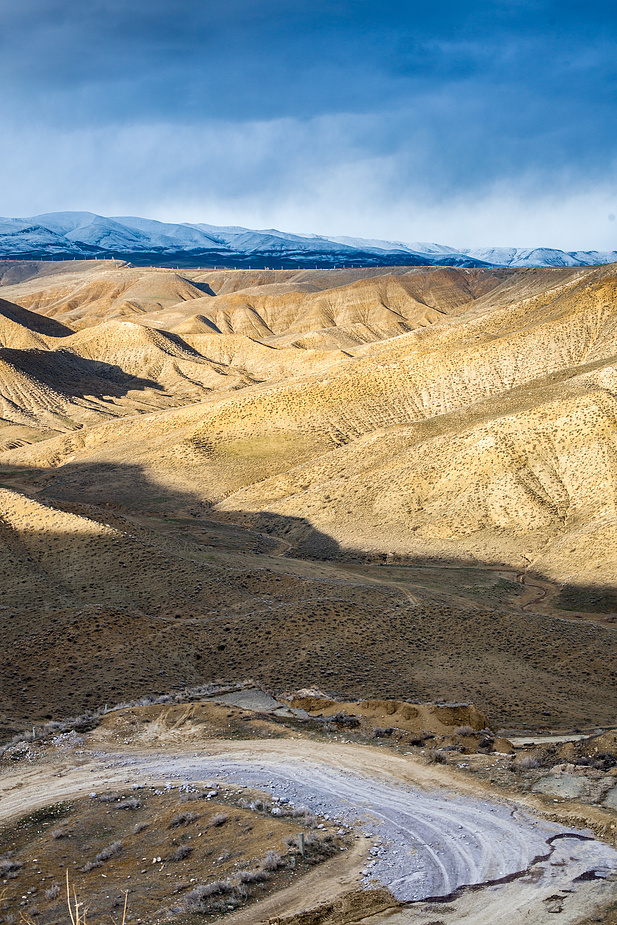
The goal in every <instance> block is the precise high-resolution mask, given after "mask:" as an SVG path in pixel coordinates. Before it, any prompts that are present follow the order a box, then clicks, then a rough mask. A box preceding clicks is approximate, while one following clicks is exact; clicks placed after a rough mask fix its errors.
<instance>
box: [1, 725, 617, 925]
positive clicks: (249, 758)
mask: <svg viewBox="0 0 617 925" xmlns="http://www.w3.org/2000/svg"><path fill="white" fill-rule="evenodd" d="M168 748H173V746H169V745H167V746H166V747H165V748H164V749H157V748H149V749H140V750H139V751H133V750H131V751H130V752H127V751H125V752H123V753H118V752H116V751H108V750H104V751H98V752H97V751H90V750H87V751H79V750H76V751H73V749H72V748H69V747H67V748H66V749H60V750H59V752H60V754H58V755H57V757H56V758H54V759H53V760H50V761H45V762H40V763H38V762H37V763H35V764H34V765H32V766H31V767H30V768H27V767H23V768H22V767H20V768H16V769H14V770H13V769H11V770H10V771H7V772H5V773H4V774H2V775H0V822H1V821H5V820H6V821H8V820H9V819H11V818H15V817H16V816H18V815H21V814H22V813H23V812H24V810H25V808H30V809H34V808H36V807H37V806H43V805H46V803H48V802H50V801H53V800H56V799H64V798H67V797H68V796H71V795H73V796H77V795H78V794H80V793H81V794H84V795H85V794H87V793H88V792H91V791H99V792H100V791H101V790H103V789H105V788H107V787H109V788H112V789H117V788H118V787H122V786H125V787H127V788H128V787H130V786H132V785H137V784H148V783H151V784H155V785H163V786H168V787H185V785H187V784H194V785H195V786H198V787H204V786H208V787H212V788H213V789H217V788H221V787H223V786H243V787H252V788H255V789H258V790H260V791H264V792H266V793H269V794H271V795H272V796H273V797H275V798H277V799H278V800H280V801H284V800H287V801H289V802H290V803H292V804H293V805H294V806H297V807H305V808H306V809H309V810H311V811H312V812H314V813H315V814H317V815H321V816H328V817H329V818H330V819H331V820H332V821H334V822H337V824H339V825H341V826H344V827H345V828H346V829H349V828H351V827H353V828H354V829H355V830H356V832H363V833H364V834H365V835H368V836H369V837H370V841H366V842H365V841H360V842H358V845H359V849H356V851H355V852H354V853H353V860H352V859H351V857H350V862H349V863H348V864H347V873H346V874H345V875H344V876H341V878H340V879H339V881H338V883H339V886H338V887H337V886H336V883H335V884H334V886H333V887H332V884H330V886H331V887H332V889H334V894H333V893H332V889H331V890H330V893H329V894H328V893H327V891H325V893H324V889H322V888H321V887H320V885H319V878H318V879H317V881H315V883H316V884H317V887H316V888H315V886H313V887H312V888H311V890H309V892H308V893H307V892H306V890H303V888H302V881H298V883H297V884H296V886H295V887H291V888H290V891H292V893H291V894H290V895H289V896H288V898H287V900H286V898H285V896H286V891H282V893H280V894H275V896H274V897H273V899H272V901H269V902H270V904H269V905H266V906H264V908H263V910H262V909H261V906H262V904H261V903H257V905H256V906H255V907H251V910H252V911H251V910H249V909H247V910H246V911H245V912H240V913H237V914H235V917H236V918H237V919H238V923H237V925H246V923H250V925H255V923H257V922H260V923H261V922H262V921H263V922H268V921H269V918H271V914H272V912H271V910H272V907H273V905H274V906H276V903H279V904H280V906H281V909H282V910H283V911H285V909H287V910H288V909H289V907H290V902H291V901H292V900H293V902H294V903H295V904H296V905H295V906H294V908H296V909H297V908H298V905H299V907H300V908H301V909H303V908H306V905H303V903H307V904H308V905H309V906H312V905H315V904H317V903H319V902H320V901H322V900H323V898H324V895H330V896H331V897H332V895H340V894H341V893H343V892H345V891H346V890H349V889H352V888H353V887H354V883H355V884H357V882H358V881H357V879H356V878H357V875H358V871H360V881H361V883H363V884H364V885H365V886H372V885H382V886H385V887H387V888H388V889H389V890H390V891H391V892H392V893H393V894H394V896H395V897H396V898H397V899H399V900H401V901H403V902H407V903H413V905H411V906H409V907H407V908H405V909H403V910H402V911H400V912H396V913H392V912H390V913H388V915H387V916H386V918H384V919H383V921H384V922H386V920H387V923H388V925H407V923H408V922H409V923H410V925H435V923H436V922H440V923H441V922H442V921H443V914H445V913H446V912H447V913H449V915H448V918H447V921H448V922H450V923H451V925H456V923H458V922H461V923H463V922H464V923H465V925H498V923H500V925H501V923H503V925H510V923H513V922H518V921H524V922H525V925H549V923H554V922H555V921H556V919H555V913H560V915H559V919H558V921H559V923H560V925H573V923H575V922H579V921H581V919H582V918H583V916H584V915H588V914H590V913H592V912H593V910H594V908H596V906H597V905H598V903H600V902H605V901H612V900H613V899H614V898H615V895H616V881H617V852H616V851H615V850H613V849H612V848H611V847H610V846H608V845H607V844H605V843H604V842H601V841H598V840H596V839H595V838H594V837H593V835H592V833H591V832H581V831H575V830H570V829H565V828H563V827H562V826H559V825H557V824H555V823H552V822H549V821H547V820H546V819H543V818H541V817H540V816H534V815H533V814H532V813H531V812H528V811H527V810H525V809H523V808H522V807H521V806H520V805H518V804H517V803H515V802H513V801H507V800H505V799H504V800H501V799H499V798H495V799H489V798H487V797H486V796H485V795H484V793H483V792H481V791H480V790H479V788H478V787H477V785H475V784H474V783H472V782H466V781H465V779H464V778H459V777H456V776H453V775H452V772H451V771H450V770H449V769H442V768H438V767H427V766H426V765H425V764H423V763H422V762H418V761H416V760H414V759H413V758H404V757H401V756H393V755H391V754H389V753H385V752H384V753H383V754H381V753H380V750H378V749H367V748H359V747H356V746H350V745H342V744H341V745H334V744H331V745H322V746H320V745H319V744H317V743H311V742H307V741H301V740H296V741H293V740H280V741H267V740H266V741H264V740H259V741H254V740H251V741H246V740H245V741H240V742H219V743H216V744H214V743H213V744H210V745H209V746H208V747H207V750H203V751H200V752H198V753H197V754H195V753H193V752H188V750H185V749H181V748H174V751H171V750H169V751H168ZM454 787H456V791H457V792H455V790H454ZM371 845H372V847H371ZM359 852H360V853H359ZM361 855H364V857H362V856H361ZM345 857H346V855H345V854H341V855H340V860H341V862H344V859H345ZM328 863H330V862H328ZM360 865H362V866H361V867H360ZM326 866H327V865H326ZM318 872H319V871H318V869H316V870H315V874H317V873H318ZM310 876H311V875H309V877H310ZM337 876H338V875H337ZM326 879H327V877H326ZM324 887H325V883H324ZM337 889H338V892H336V891H337ZM294 891H295V892H294ZM287 892H288V893H289V891H287ZM436 903H437V905H435V904H436ZM276 911H277V912H278V911H279V910H278V907H277V909H276ZM247 916H248V917H247ZM234 922H235V919H234ZM381 922H382V918H381V916H377V917H375V918H374V919H371V925H378V923H381Z"/></svg>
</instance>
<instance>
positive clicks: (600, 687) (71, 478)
mask: <svg viewBox="0 0 617 925" xmlns="http://www.w3.org/2000/svg"><path fill="white" fill-rule="evenodd" d="M0 483H1V485H2V487H3V488H13V489H14V490H15V491H17V492H19V493H21V494H23V495H25V496H27V497H30V498H32V499H34V500H35V501H37V502H41V503H43V504H47V505H48V506H49V507H50V508H56V509H58V510H60V511H62V512H65V513H68V514H79V515H80V517H81V519H80V520H74V521H73V520H72V519H71V517H65V515H64V514H63V516H64V517H65V519H64V520H62V521H61V519H59V520H58V521H57V523H58V524H60V523H61V524H62V529H60V527H59V526H57V527H54V526H53V517H54V516H55V515H53V511H49V512H47V513H46V512H45V511H43V512H42V513H43V514H44V515H45V516H44V517H42V518H41V519H39V518H38V517H37V516H36V514H35V512H34V511H33V510H32V509H30V510H28V509H27V508H24V513H23V516H22V515H19V516H17V515H15V514H13V515H11V516H10V517H9V516H8V515H7V516H6V517H4V518H2V520H1V521H0V566H1V567H2V570H3V575H4V583H3V593H2V598H1V600H0V635H1V638H2V640H3V643H4V645H3V646H2V647H0V738H1V736H2V734H3V733H2V729H4V730H5V732H6V734H8V731H10V730H12V729H14V728H15V724H19V723H25V722H26V721H27V722H29V723H31V722H32V721H35V720H36V721H39V720H40V719H41V718H44V717H47V716H53V717H54V718H56V717H62V716H67V715H71V714H75V713H78V712H80V711H82V710H84V709H87V708H94V707H99V706H100V705H102V704H103V705H104V704H105V703H118V702H121V701H125V700H127V699H131V698H136V697H143V696H146V695H150V694H157V695H158V694H163V693H166V692H169V691H172V690H177V689H182V688H184V687H187V686H188V687H190V686H195V685H199V684H202V683H210V682H212V681H221V680H222V681H225V682H236V681H242V680H245V679H247V678H252V679H254V680H255V682H256V683H258V684H261V685H263V686H264V687H266V688H267V689H270V690H272V691H284V690H296V689H298V688H301V687H313V686H316V687H318V688H320V689H321V690H323V691H325V692H326V693H328V692H329V693H331V694H336V695H338V696H341V697H343V698H350V699H365V698H391V699H398V700H420V701H434V700H457V701H470V702H473V703H475V704H476V706H478V707H479V708H480V709H482V710H484V711H485V712H487V713H488V715H489V716H490V717H491V718H493V719H494V721H495V722H497V723H498V724H506V723H508V724H515V723H528V724H529V723H531V724H533V725H535V726H542V725H544V726H546V727H549V728H550V727H553V726H555V725H559V724H561V725H565V726H569V727H573V726H580V727H584V728H586V727H588V726H592V725H593V724H607V723H608V722H609V718H610V716H612V717H614V715H615V712H616V711H617V686H616V685H615V683H614V682H615V678H614V671H613V666H614V665H615V664H617V633H615V631H614V629H613V628H612V627H611V626H610V625H602V624H601V623H594V622H591V621H589V620H584V621H577V620H575V619H570V620H564V619H560V618H559V617H558V616H550V615H543V614H538V613H535V612H533V610H531V611H530V612H520V611H518V612H517V611H516V609H515V608H514V607H512V606H507V604H506V600H507V598H508V597H509V596H510V595H513V594H515V593H516V592H517V591H519V590H520V588H518V587H517V584H516V580H515V576H510V578H508V577H506V578H505V579H504V578H503V576H499V575H498V574H495V575H494V576H493V575H492V573H491V569H490V568H489V567H488V566H487V565H486V564H484V565H483V564H482V563H469V562H462V561H460V560H459V561H457V560H437V559H430V560H425V561H421V560H419V559H417V558H416V559H411V560H405V561H403V560H397V561H392V558H391V557H386V555H385V554H383V555H382V554H375V555H372V556H367V555H366V554H364V553H361V552H358V551H354V550H346V549H342V548H341V547H340V545H339V544H338V543H337V542H336V541H335V540H334V539H333V538H332V537H330V536H328V535H326V534H324V533H322V532H320V531H318V530H316V529H315V528H314V527H312V525H311V524H310V523H309V521H308V520H306V519H303V518H289V517H281V516H279V515H276V514H273V513H272V512H262V513H260V514H247V513H245V512H240V511H239V512H232V513H229V514H224V515H223V514H221V513H219V512H217V511H215V510H213V509H212V507H211V506H210V505H209V504H208V503H207V502H206V501H204V499H203V498H201V497H200V496H199V495H198V494H197V493H195V492H191V491H190V490H189V491H183V490H180V489H170V488H168V487H165V486H162V485H161V484H159V483H157V482H155V481H154V480H152V479H151V478H150V477H149V476H148V474H147V473H146V472H144V471H143V469H142V468H141V467H140V466H138V465H128V464H122V463H118V464H110V463H104V464H103V463H101V464H94V463H93V464H87V463H68V464H65V465H64V466H62V467H60V468H58V469H50V470H45V471H43V472H41V471H35V470H32V469H29V470H28V469H19V468H17V467H8V466H4V467H2V468H1V469H0ZM7 510H8V508H7ZM0 514H2V511H0ZM83 518H87V519H86V520H84V519H83ZM45 522H46V523H47V526H46V527H45V528H44V529H43V530H41V528H40V526H39V524H44V523H45ZM88 524H90V525H91V526H90V527H89V526H88ZM491 568H492V569H493V570H494V571H495V572H497V570H498V569H499V568H501V567H500V566H491ZM503 571H504V572H512V571H513V569H512V567H511V566H507V565H504V566H503ZM403 572H405V574H404V575H402V573H403ZM407 573H418V574H417V575H415V579H414V575H411V576H410V574H407ZM401 575H402V577H401ZM470 576H471V577H470ZM476 576H477V581H476ZM531 577H535V576H530V578H531ZM493 579H494V580H493ZM474 581H475V582H476V584H475V585H474ZM500 581H502V582H505V584H503V585H502V587H501V588H499V587H497V591H495V586H498V585H499V582H500ZM397 582H398V583H400V584H401V587H400V588H399V587H397ZM465 583H466V585H468V587H466V590H465V589H463V588H462V585H463V584H465ZM403 584H404V585H405V587H406V588H407V589H411V590H412V591H413V590H414V587H415V586H416V585H417V587H418V589H419V591H420V594H419V599H418V600H417V601H412V600H410V598H409V596H408V595H407V594H406V593H405V591H404V589H403V587H402V585H403ZM457 586H458V587H457ZM440 589H441V590H440ZM423 590H424V591H425V592H426V593H422V591H423ZM463 591H464V594H462V592H463ZM502 592H503V602H502V603H499V594H500V593H502ZM496 593H497V598H495V594H496ZM564 593H565V592H564ZM465 594H466V595H467V596H468V603H466V602H465V601H462V600H461V595H462V596H463V597H464V596H465ZM457 595H458V596H457ZM474 595H475V597H474ZM567 595H569V597H568V596H567ZM567 595H566V598H564V600H567V601H569V602H570V603H576V605H577V606H576V609H580V610H582V609H583V608H582V607H581V606H580V602H586V603H587V604H589V603H590V602H594V601H595V605H594V606H597V607H598V608H599V609H598V610H597V612H598V613H606V612H607V610H606V608H608V607H611V606H612V604H613V603H616V604H617V589H615V588H611V587H602V588H593V589H590V588H585V587H576V588H570V589H569V590H568V591H567ZM616 609H617V608H616Z"/></svg>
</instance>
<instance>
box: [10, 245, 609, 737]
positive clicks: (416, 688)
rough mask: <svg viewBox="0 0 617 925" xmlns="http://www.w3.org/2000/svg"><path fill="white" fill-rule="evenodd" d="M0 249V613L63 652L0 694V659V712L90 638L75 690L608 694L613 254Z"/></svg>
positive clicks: (577, 709) (507, 699) (532, 704)
mask: <svg viewBox="0 0 617 925" xmlns="http://www.w3.org/2000/svg"><path fill="white" fill-rule="evenodd" d="M9 271H10V267H9V269H8V270H7V269H6V267H4V269H3V273H4V276H3V280H7V281H8V282H7V284H6V285H4V286H3V287H2V290H1V291H2V293H3V294H5V295H6V296H7V300H5V301H4V302H3V303H2V304H1V305H0V341H1V342H2V347H1V348H0V399H1V401H2V411H1V414H2V419H3V420H2V422H1V425H2V426H1V427H0V440H2V442H3V446H4V452H3V453H2V454H1V455H0V465H1V467H2V476H1V477H2V479H3V482H4V484H5V486H7V490H6V491H4V492H3V493H2V502H3V508H2V510H3V524H4V526H3V534H2V536H3V542H4V546H3V549H4V552H3V553H2V554H3V555H4V556H5V557H7V558H6V564H5V571H6V573H7V574H8V575H10V576H11V577H10V581H9V583H8V585H7V594H8V598H7V599H10V604H9V605H7V610H6V613H4V617H0V619H4V620H5V621H6V627H7V628H8V627H9V626H10V627H12V628H11V630H10V632H11V633H13V634H14V639H13V636H11V639H13V644H14V645H15V646H16V650H15V651H19V652H22V649H23V660H24V664H25V659H26V658H27V657H31V653H32V652H40V653H41V655H40V659H43V658H44V655H43V653H45V652H46V651H48V650H49V647H50V645H52V648H53V652H54V653H58V652H59V651H60V649H61V647H62V644H63V643H62V640H63V636H64V635H65V634H66V633H71V634H72V637H73V638H74V640H76V645H75V647H74V648H73V655H72V658H73V661H71V662H69V661H67V659H66V657H65V656H62V657H59V656H58V660H57V664H61V665H62V668H61V669H60V668H58V669H57V673H56V674H55V675H54V674H53V672H52V673H51V674H50V673H49V672H50V665H51V661H50V660H48V665H47V667H45V666H43V667H41V666H42V661H40V662H39V661H37V666H38V667H37V670H36V672H31V682H32V683H31V686H30V687H29V686H26V688H24V693H23V696H18V692H17V687H16V686H15V685H16V684H17V678H18V677H19V675H20V673H21V672H22V671H24V670H25V669H24V667H23V664H22V663H21V662H19V660H18V661H17V662H15V663H12V665H13V667H11V666H10V665H7V667H6V669H5V670H6V671H8V672H9V674H8V675H5V682H4V690H5V692H6V697H7V698H8V699H7V700H6V703H7V704H9V702H10V707H7V709H6V715H7V722H8V721H9V719H10V717H11V716H13V717H15V716H18V715H19V716H22V715H23V716H26V715H27V714H28V710H29V709H31V710H35V709H36V710H39V709H40V701H41V696H42V695H41V693H40V685H39V683H38V681H36V680H34V679H35V678H41V677H45V678H46V679H47V680H46V681H45V685H46V687H45V690H46V693H45V695H44V699H46V698H50V702H51V700H53V699H54V698H56V699H55V700H54V704H55V705H54V707H53V710H61V709H69V701H68V700H66V699H62V698H60V699H58V696H59V695H57V694H55V693H54V694H53V696H52V693H51V692H52V691H55V690H57V689H59V687H60V686H61V685H60V681H61V679H64V680H66V679H68V677H69V676H71V677H73V678H75V677H77V676H78V675H79V674H80V672H82V671H83V670H86V669H87V667H88V666H89V665H94V664H95V663H96V660H97V652H102V651H108V652H109V656H108V658H107V662H108V663H109V664H107V662H105V664H106V665H107V669H108V672H107V674H105V672H103V673H102V674H101V672H102V671H103V668H102V663H101V664H98V663H97V664H96V670H95V671H94V674H93V675H92V678H93V680H92V683H91V685H90V688H89V689H90V691H91V699H97V700H98V699H100V697H103V696H104V697H106V698H107V699H113V698H114V697H115V696H116V695H115V693H114V692H115V691H116V689H118V690H120V689H121V688H122V689H124V688H126V689H127V690H128V689H131V690H134V691H135V692H139V693H142V692H145V691H146V690H147V689H149V688H151V687H153V676H154V675H155V674H156V675H157V677H160V678H161V681H160V683H157V684H156V685H154V686H156V687H158V688H161V689H164V688H165V686H166V685H170V684H172V683H176V684H180V683H183V684H184V683H193V682H194V683H197V682H200V681H203V680H213V679H216V678H218V677H223V676H225V677H229V678H235V677H238V676H239V673H242V675H243V676H245V675H246V674H247V673H253V674H259V672H261V674H260V678H261V679H262V680H263V681H264V682H265V683H271V684H273V685H277V684H289V685H295V686H299V685H300V684H306V685H308V684H309V683H313V681H317V682H318V683H319V684H320V685H321V686H324V685H325V686H328V685H329V687H330V688H332V689H334V690H340V691H342V692H344V693H350V694H354V695H355V696H366V695H367V694H368V693H369V691H367V689H366V685H367V684H369V685H371V684H373V683H377V682H378V684H377V686H376V687H372V688H371V691H370V692H374V693H375V694H388V695H389V696H396V697H399V698H401V699H408V698H409V697H410V696H417V697H425V698H427V699H439V697H440V696H443V697H444V698H445V699H451V698H463V699H466V698H468V699H472V700H473V701H474V702H475V703H476V704H477V705H478V706H479V707H480V708H483V709H487V711H488V712H489V713H491V714H492V715H497V716H498V717H499V718H500V719H501V720H502V721H503V720H504V719H505V717H506V714H507V711H508V709H509V710H510V711H511V715H512V716H513V717H514V716H515V717H517V718H519V719H520V721H531V720H530V718H531V717H532V716H536V717H538V715H541V714H542V713H543V711H544V710H545V709H546V710H547V711H548V715H551V716H554V717H555V718H559V719H560V721H561V722H568V721H570V722H577V723H586V722H599V721H604V720H601V718H600V713H602V711H603V710H604V712H605V713H606V715H607V716H608V713H610V711H611V710H613V711H614V705H613V700H612V697H613V694H612V693H610V692H611V691H613V690H614V675H613V673H612V664H613V661H612V656H610V655H608V654H607V653H610V652H612V648H613V647H614V644H615V633H614V626H613V624H612V622H611V621H612V619H613V614H614V612H615V611H617V512H616V510H615V497H616V493H615V487H614V486H615V484H616V481H617V453H616V449H617V368H616V365H617V270H616V268H615V267H611V266H609V267H602V268H584V269H581V268H568V269H537V270H534V269H531V270H497V271H495V270H462V269H453V268H411V269H410V268H404V267H402V268H386V269H381V270H355V271H351V270H336V271H317V270H312V271H308V270H306V271H208V272H206V271H193V270H191V271H187V272H182V273H180V272H176V273H173V272H171V271H162V270H150V269H147V268H146V269H135V268H131V267H128V266H126V265H120V264H108V263H105V262H101V261H92V262H90V263H89V264H88V263H86V264H83V265H80V266H75V267H71V266H67V265H64V267H63V268H62V269H56V270H55V271H54V272H51V271H45V270H44V268H43V269H41V272H37V273H33V272H30V274H28V273H27V272H26V270H25V269H24V268H23V267H21V265H20V267H15V268H14V270H13V271H11V272H9ZM9 488H10V491H9V490H8V489H9ZM41 502H42V503H41ZM20 505H21V507H20ZM114 518H115V519H114ZM109 531H112V532H111V533H109ZM114 531H115V532H114ZM378 563H381V564H378ZM283 588H286V589H287V591H286V592H285V593H284V594H283V595H282V596H281V594H280V592H281V589H283ZM247 589H250V590H247ZM33 610H34V611H36V612H37V613H43V612H44V613H45V619H44V620H43V621H42V623H41V625H40V626H39V625H38V624H37V625H36V628H33V627H32V619H31V614H32V612H33ZM538 611H540V612H543V616H539V615H538V614H537V612H538ZM9 614H13V616H12V617H10V616H9ZM564 616H565V617H568V620H569V622H564V620H563V619H560V618H561V617H564ZM575 618H576V619H578V622H576V619H575ZM589 620H592V621H595V622H591V623H590V622H589ZM93 621H94V622H93ZM95 624H96V633H95V634H94V638H96V640H97V641H96V645H97V646H99V648H98V649H97V648H96V646H95V647H94V648H93V647H92V645H91V644H90V642H89V641H88V642H86V641H85V640H86V639H88V640H90V638H91V635H92V634H91V632H90V631H91V629H92V628H93V627H95ZM462 626H464V627H465V631H464V633H463V634H462V631H461V627H462ZM7 632H8V629H7ZM232 632H233V635H229V636H228V637H227V639H228V640H233V645H231V646H230V645H228V644H227V642H226V641H225V639H226V637H225V635H224V634H225V633H230V634H232ZM97 634H98V635H97ZM461 634H462V635H461ZM590 634H592V635H591V636H590ZM463 637H464V639H463ZM135 638H139V639H142V638H143V639H148V646H147V647H146V648H144V651H143V653H141V654H139V653H140V652H141V649H140V648H139V646H135V642H134V641H135ZM172 639H173V644H172V643H171V640H172ZM246 639H250V640H252V643H253V644H254V645H255V647H256V649H255V652H254V653H252V654H251V652H252V646H251V645H248V646H247V645H246V644H245V640H246ZM33 640H34V641H33ZM20 646H21V647H22V648H20ZM232 650H233V652H234V655H233V656H232V654H231V652H232ZM28 652H29V653H30V656H27V653H28ZM596 652H597V657H596V655H595V654H593V653H596ZM198 656H199V657H198ZM253 656H254V657H253ZM19 658H20V659H21V658H22V655H20V656H19ZM38 658H39V656H37V659H38ZM54 658H55V656H54ZM367 660H368V663H369V664H371V665H372V666H374V667H373V669H372V670H371V671H370V672H369V673H368V674H367V671H366V669H365V668H364V667H363V666H364V665H366V663H367ZM17 664H19V665H21V667H19V668H15V665H17ZM487 665H490V667H491V671H490V672H487ZM375 666H376V667H375ZM69 669H71V670H72V673H71V672H70V671H69ZM11 671H12V672H13V673H12V674H11V673H10V672H11ZM54 671H56V669H54ZM67 672H69V674H67ZM160 672H163V674H160ZM6 678H13V680H12V681H8V680H6ZM54 678H55V680H54ZM114 678H115V680H114ZM95 679H96V680H95ZM112 680H113V684H112ZM114 685H115V686H114ZM549 688H550V689H551V690H550V693H548V690H549ZM63 689H64V688H63ZM37 690H39V693H37V694H36V697H37V700H36V703H34V702H33V701H32V700H31V695H33V694H34V693H35V691H37ZM79 690H80V692H79V695H78V696H77V695H76V696H77V700H76V702H75V706H76V707H77V706H83V705H84V702H85V701H84V691H83V690H82V689H81V688H80V689H79ZM64 696H65V695H64V694H63V697H64ZM80 698H81V699H80ZM607 711H608V712H607ZM602 716H604V713H602ZM568 718H569V719H568ZM540 721H542V720H540ZM546 722H549V720H546Z"/></svg>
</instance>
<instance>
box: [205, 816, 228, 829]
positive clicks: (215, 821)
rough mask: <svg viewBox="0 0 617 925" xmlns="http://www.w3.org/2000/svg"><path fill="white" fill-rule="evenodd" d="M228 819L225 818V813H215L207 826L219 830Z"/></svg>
mask: <svg viewBox="0 0 617 925" xmlns="http://www.w3.org/2000/svg"><path fill="white" fill-rule="evenodd" d="M228 819H229V816H227V815H226V814H225V813H216V815H214V816H213V817H212V819H211V820H210V822H209V823H208V825H209V826H212V827H213V828H220V826H222V825H225V823H226V822H227V820H228Z"/></svg>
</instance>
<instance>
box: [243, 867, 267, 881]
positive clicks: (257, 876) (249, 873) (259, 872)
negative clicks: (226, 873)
mask: <svg viewBox="0 0 617 925" xmlns="http://www.w3.org/2000/svg"><path fill="white" fill-rule="evenodd" d="M269 879H270V874H269V873H268V872H267V871H266V870H263V868H260V867H254V868H253V869H252V870H241V871H240V872H239V873H238V880H239V881H240V883H264V882H265V881H266V880H269Z"/></svg>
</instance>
